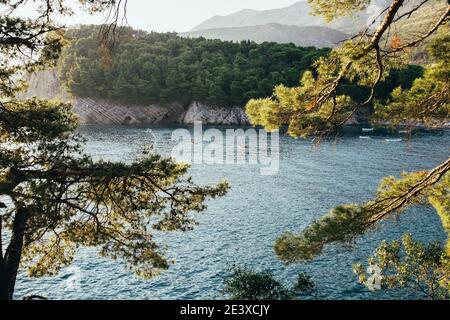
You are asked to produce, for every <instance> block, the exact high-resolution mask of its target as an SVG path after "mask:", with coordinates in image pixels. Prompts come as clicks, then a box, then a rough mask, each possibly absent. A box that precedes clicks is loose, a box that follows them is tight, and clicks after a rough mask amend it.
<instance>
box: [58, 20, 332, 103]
mask: <svg viewBox="0 0 450 320" xmlns="http://www.w3.org/2000/svg"><path fill="white" fill-rule="evenodd" d="M69 36H70V38H72V41H71V45H70V46H68V47H67V48H66V49H65V50H64V52H63V56H62V59H63V61H62V63H60V72H61V73H60V74H61V76H62V78H63V79H64V80H66V81H67V84H68V87H69V89H70V91H71V92H72V93H73V94H75V95H76V96H80V97H86V96H87V97H93V98H102V99H113V100H118V101H123V102H127V103H136V104H149V103H162V104H164V103H170V102H179V103H182V104H189V103H190V102H191V101H193V100H197V101H202V102H205V103H210V104H214V105H220V106H232V105H240V106H243V105H245V103H246V102H247V101H248V100H249V99H251V98H255V97H262V96H266V95H268V94H269V95H270V94H271V92H272V89H273V87H274V85H276V84H280V83H283V84H286V85H296V84H297V83H298V76H299V74H301V73H302V71H304V70H306V69H307V68H309V67H310V66H311V64H312V63H313V61H314V60H316V59H317V58H318V57H320V56H323V55H325V54H327V53H328V51H329V50H327V49H321V50H317V49H315V48H312V47H308V48H302V47H297V46H295V45H293V44H288V45H286V44H276V43H264V44H261V45H258V44H256V43H253V42H242V43H232V42H223V41H220V40H206V39H204V38H196V39H186V38H181V37H178V36H177V35H176V34H173V33H154V32H152V33H147V32H142V31H133V30H129V29H127V30H124V29H122V30H121V37H120V39H119V40H118V41H117V43H115V47H114V49H113V55H112V57H111V58H110V59H109V61H108V58H105V57H104V50H102V48H101V46H100V47H99V46H98V30H97V28H96V27H92V26H84V27H81V28H80V29H76V30H71V31H69Z"/></svg>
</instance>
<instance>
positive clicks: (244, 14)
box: [191, 1, 368, 33]
mask: <svg viewBox="0 0 450 320" xmlns="http://www.w3.org/2000/svg"><path fill="white" fill-rule="evenodd" d="M310 12H311V8H310V5H309V4H308V3H307V2H306V1H300V2H297V3H295V4H293V5H291V6H288V7H286V8H281V9H273V10H265V11H258V10H249V9H245V10H241V11H239V12H236V13H234V14H231V15H228V16H214V17H212V18H210V19H208V20H206V21H205V22H203V23H201V24H200V25H198V26H196V27H195V28H193V29H192V30H191V31H199V30H207V29H223V28H234V27H248V26H261V25H265V24H271V23H278V24H284V25H289V26H292V25H293V26H300V27H307V26H308V27H309V26H320V27H329V28H333V29H337V30H340V31H342V32H346V33H353V32H356V31H359V30H360V29H361V27H362V26H365V25H366V23H367V19H368V14H366V13H365V12H364V13H361V14H359V15H358V16H357V17H355V18H340V19H338V20H336V21H334V22H332V23H327V22H326V21H325V20H324V19H323V18H322V17H318V16H312V15H310Z"/></svg>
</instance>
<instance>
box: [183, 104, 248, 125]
mask: <svg viewBox="0 0 450 320" xmlns="http://www.w3.org/2000/svg"><path fill="white" fill-rule="evenodd" d="M195 121H201V122H203V123H204V124H224V125H247V124H249V123H250V122H249V120H248V117H247V115H246V114H245V111H244V109H243V108H240V107H232V108H222V107H211V106H206V105H204V104H201V103H198V102H193V103H192V104H191V105H190V106H189V108H188V110H187V112H186V114H185V115H184V117H183V120H182V122H183V123H185V124H193V123H194V122H195Z"/></svg>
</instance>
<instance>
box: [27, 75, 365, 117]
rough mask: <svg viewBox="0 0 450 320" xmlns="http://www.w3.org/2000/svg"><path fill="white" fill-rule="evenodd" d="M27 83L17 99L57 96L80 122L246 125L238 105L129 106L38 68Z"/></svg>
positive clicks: (363, 113) (363, 114)
mask: <svg viewBox="0 0 450 320" xmlns="http://www.w3.org/2000/svg"><path fill="white" fill-rule="evenodd" d="M26 81H27V82H28V84H29V86H28V89H27V91H26V93H24V94H23V95H22V96H21V98H31V97H40V98H44V99H58V100H62V101H66V102H69V103H71V104H72V106H73V111H74V112H75V113H76V114H77V115H78V119H79V123H80V124H81V125H94V124H100V125H140V124H185V125H191V124H193V123H194V122H195V121H201V122H202V123H203V124H209V125H242V126H244V125H249V124H250V121H249V119H248V117H247V115H246V114H245V110H244V108H243V107H240V106H233V107H218V106H210V105H206V104H203V103H200V102H197V101H194V102H192V103H191V104H190V105H189V106H187V107H185V106H182V105H180V104H176V103H174V104H168V105H164V106H163V105H129V104H122V103H118V102H117V103H116V102H111V101H106V100H95V99H90V98H77V97H72V96H71V95H70V94H69V93H68V92H67V91H66V90H65V89H64V86H63V84H62V83H61V81H60V80H59V79H58V73H57V70H56V69H51V70H44V71H39V72H37V73H33V74H30V75H28V76H27V77H26ZM369 115H370V109H367V110H361V111H360V112H359V113H358V114H356V115H355V116H353V117H352V118H351V119H350V120H349V121H348V122H347V125H359V124H362V123H366V122H367V119H368V117H369Z"/></svg>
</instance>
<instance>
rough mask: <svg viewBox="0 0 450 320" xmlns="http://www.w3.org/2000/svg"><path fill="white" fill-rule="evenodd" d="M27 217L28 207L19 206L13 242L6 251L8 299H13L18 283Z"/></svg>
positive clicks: (15, 218) (12, 236)
mask: <svg viewBox="0 0 450 320" xmlns="http://www.w3.org/2000/svg"><path fill="white" fill-rule="evenodd" d="M27 218H28V209H27V208H19V209H18V210H17V213H16V216H15V217H14V224H13V230H12V234H11V242H10V243H9V246H8V248H7V249H6V253H5V259H4V265H5V273H6V282H7V283H6V286H7V291H8V297H7V298H8V300H12V299H13V296H14V287H15V285H16V278H17V272H18V270H19V266H20V258H21V256H22V248H23V236H24V233H25V225H26V222H27Z"/></svg>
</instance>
